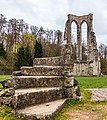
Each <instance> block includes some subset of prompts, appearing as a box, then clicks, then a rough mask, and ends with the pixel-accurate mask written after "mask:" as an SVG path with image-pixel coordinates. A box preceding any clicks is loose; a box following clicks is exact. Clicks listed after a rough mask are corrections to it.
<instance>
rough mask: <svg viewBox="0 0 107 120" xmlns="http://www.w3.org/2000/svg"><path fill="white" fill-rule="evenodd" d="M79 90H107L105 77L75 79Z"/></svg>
mask: <svg viewBox="0 0 107 120" xmlns="http://www.w3.org/2000/svg"><path fill="white" fill-rule="evenodd" d="M75 79H76V80H78V82H79V86H80V88H81V89H87V88H107V77H75Z"/></svg>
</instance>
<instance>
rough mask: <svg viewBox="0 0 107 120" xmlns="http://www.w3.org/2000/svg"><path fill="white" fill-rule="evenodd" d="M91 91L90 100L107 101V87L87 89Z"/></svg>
mask: <svg viewBox="0 0 107 120" xmlns="http://www.w3.org/2000/svg"><path fill="white" fill-rule="evenodd" d="M88 90H89V91H91V93H92V95H91V101H93V102H100V101H107V88H94V89H88Z"/></svg>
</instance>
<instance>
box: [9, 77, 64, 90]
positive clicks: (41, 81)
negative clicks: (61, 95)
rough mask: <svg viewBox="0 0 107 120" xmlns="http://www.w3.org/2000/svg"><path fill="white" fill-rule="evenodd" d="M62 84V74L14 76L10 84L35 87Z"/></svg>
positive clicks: (16, 87)
mask: <svg viewBox="0 0 107 120" xmlns="http://www.w3.org/2000/svg"><path fill="white" fill-rule="evenodd" d="M63 84H64V77H63V76H14V77H13V83H11V85H12V86H10V87H14V88H15V89H19V88H35V87H62V86H63Z"/></svg>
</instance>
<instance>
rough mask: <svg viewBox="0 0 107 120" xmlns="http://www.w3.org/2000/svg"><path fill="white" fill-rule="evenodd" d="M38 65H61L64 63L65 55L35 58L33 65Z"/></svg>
mask: <svg viewBox="0 0 107 120" xmlns="http://www.w3.org/2000/svg"><path fill="white" fill-rule="evenodd" d="M36 65H47V66H61V65H63V57H62V56H59V57H47V58H35V59H34V61H33V66H36Z"/></svg>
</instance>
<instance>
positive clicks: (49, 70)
mask: <svg viewBox="0 0 107 120" xmlns="http://www.w3.org/2000/svg"><path fill="white" fill-rule="evenodd" d="M21 73H22V75H25V76H26V75H29V76H44V75H45V76H61V75H62V74H63V66H40V65H39V66H35V67H21Z"/></svg>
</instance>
